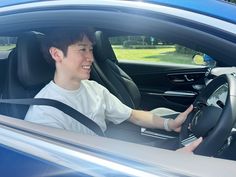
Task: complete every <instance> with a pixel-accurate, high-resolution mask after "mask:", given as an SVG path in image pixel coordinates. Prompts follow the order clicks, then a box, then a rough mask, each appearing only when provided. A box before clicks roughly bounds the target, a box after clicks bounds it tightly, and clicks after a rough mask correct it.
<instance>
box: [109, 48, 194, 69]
mask: <svg viewBox="0 0 236 177" xmlns="http://www.w3.org/2000/svg"><path fill="white" fill-rule="evenodd" d="M112 47H113V49H114V52H115V54H116V56H117V58H118V59H121V60H122V59H125V60H139V61H150V62H171V63H179V64H194V63H193V62H192V55H188V54H181V53H178V52H176V50H175V46H174V45H171V46H162V47H159V48H156V49H124V48H122V46H112Z"/></svg>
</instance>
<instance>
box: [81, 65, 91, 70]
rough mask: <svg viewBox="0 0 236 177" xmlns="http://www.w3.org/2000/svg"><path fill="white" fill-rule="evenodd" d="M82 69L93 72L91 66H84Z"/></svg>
mask: <svg viewBox="0 0 236 177" xmlns="http://www.w3.org/2000/svg"><path fill="white" fill-rule="evenodd" d="M82 68H83V69H86V70H91V65H83V66H82Z"/></svg>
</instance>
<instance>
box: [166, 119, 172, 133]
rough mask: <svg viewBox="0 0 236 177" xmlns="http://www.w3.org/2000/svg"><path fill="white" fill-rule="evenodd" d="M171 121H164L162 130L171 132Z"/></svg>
mask: <svg viewBox="0 0 236 177" xmlns="http://www.w3.org/2000/svg"><path fill="white" fill-rule="evenodd" d="M171 120H172V119H164V130H166V131H168V132H170V131H172V128H171V125H170V124H171Z"/></svg>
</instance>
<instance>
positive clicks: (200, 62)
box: [193, 54, 205, 65]
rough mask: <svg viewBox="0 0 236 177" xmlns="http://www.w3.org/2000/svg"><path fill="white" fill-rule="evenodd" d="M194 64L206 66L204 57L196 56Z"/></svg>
mask: <svg viewBox="0 0 236 177" xmlns="http://www.w3.org/2000/svg"><path fill="white" fill-rule="evenodd" d="M193 62H194V63H195V64H196V65H204V64H205V62H204V58H203V56H202V55H199V54H196V55H194V56H193Z"/></svg>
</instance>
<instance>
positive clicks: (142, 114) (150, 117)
mask: <svg viewBox="0 0 236 177" xmlns="http://www.w3.org/2000/svg"><path fill="white" fill-rule="evenodd" d="M192 109H193V106H192V105H191V106H190V107H189V108H188V109H187V110H186V111H184V112H182V113H180V114H179V115H178V116H177V117H176V118H175V119H174V120H173V119H169V120H168V121H167V122H166V123H167V127H168V128H169V129H170V130H171V131H176V132H179V131H180V129H181V126H182V124H183V122H184V121H185V120H186V118H187V116H188V114H189V113H190V112H191V111H192ZM165 120H166V118H162V117H160V116H157V115H154V114H153V113H152V112H150V111H140V110H133V111H132V113H131V116H130V118H129V121H130V122H132V123H134V124H136V125H139V126H143V127H146V128H158V129H165V128H164V127H165V126H164V124H165Z"/></svg>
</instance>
